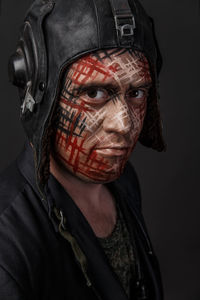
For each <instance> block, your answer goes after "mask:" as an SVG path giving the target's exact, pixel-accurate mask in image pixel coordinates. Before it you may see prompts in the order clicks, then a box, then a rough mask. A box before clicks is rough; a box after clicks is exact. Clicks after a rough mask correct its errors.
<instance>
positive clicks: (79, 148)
mask: <svg viewBox="0 0 200 300" xmlns="http://www.w3.org/2000/svg"><path fill="white" fill-rule="evenodd" d="M150 86H151V76H150V71H149V65H148V62H147V60H146V59H145V57H142V59H141V55H140V56H139V55H138V56H136V55H135V54H134V53H133V52H132V51H130V50H125V49H121V50H119V49H111V50H107V51H98V52H95V53H92V54H89V55H87V56H84V57H82V58H80V59H79V60H77V61H75V62H74V63H73V64H72V65H71V66H70V68H69V69H68V70H67V72H66V76H65V80H64V82H63V86H62V92H61V95H60V98H59V104H58V107H57V111H56V114H57V122H56V136H55V137H54V141H53V142H54V154H53V156H54V159H55V160H56V161H57V162H59V164H61V165H62V167H64V168H65V169H66V170H68V171H70V172H71V173H72V174H74V175H75V176H77V177H79V178H81V179H82V180H84V181H87V182H88V181H89V182H96V183H103V182H109V181H112V180H114V179H116V178H117V177H119V175H120V174H121V173H122V171H123V168H124V166H125V163H126V162H127V160H128V158H129V156H130V154H131V152H132V150H133V148H134V146H135V144H136V142H137V140H138V137H139V134H140V132H141V129H142V125H143V120H144V117H145V112H146V106H147V97H148V91H149V88H150Z"/></svg>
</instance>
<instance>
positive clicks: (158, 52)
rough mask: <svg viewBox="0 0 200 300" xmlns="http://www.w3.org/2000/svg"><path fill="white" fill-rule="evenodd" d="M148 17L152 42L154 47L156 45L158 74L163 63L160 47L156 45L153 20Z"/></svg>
mask: <svg viewBox="0 0 200 300" xmlns="http://www.w3.org/2000/svg"><path fill="white" fill-rule="evenodd" d="M149 19H150V21H151V27H152V33H153V38H154V43H155V47H156V54H157V58H156V71H157V75H159V73H160V71H161V69H162V65H163V58H162V54H161V51H160V48H159V45H158V40H157V38H156V32H155V24H154V20H153V18H151V17H149Z"/></svg>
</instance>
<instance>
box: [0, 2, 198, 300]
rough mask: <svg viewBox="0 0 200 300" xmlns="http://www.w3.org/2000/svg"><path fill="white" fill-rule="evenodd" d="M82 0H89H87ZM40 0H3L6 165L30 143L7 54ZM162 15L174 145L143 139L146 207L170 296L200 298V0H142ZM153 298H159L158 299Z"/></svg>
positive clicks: (139, 154) (139, 161)
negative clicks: (163, 147) (155, 146)
mask: <svg viewBox="0 0 200 300" xmlns="http://www.w3.org/2000/svg"><path fill="white" fill-rule="evenodd" d="M80 1H81V0H80ZM31 2H32V0H19V1H16V0H1V17H0V37H1V39H0V54H1V55H0V66H1V71H0V97H1V98H0V101H1V106H0V137H1V138H0V143H1V144H0V145H1V152H0V170H2V169H4V168H5V167H6V166H7V165H8V164H9V163H10V161H12V160H13V159H14V158H15V157H16V155H17V153H18V152H19V151H20V149H21V148H22V145H23V142H24V139H25V137H24V133H23V130H22V127H21V124H20V122H19V121H18V119H19V105H18V94H17V90H16V89H15V88H14V87H12V86H11V85H10V84H9V82H8V77H7V61H8V57H9V55H10V54H11V53H12V52H13V51H14V49H15V45H16V41H17V36H18V29H19V27H20V25H21V23H22V20H23V16H24V14H25V11H26V9H27V8H28V6H29V5H30V4H31ZM142 3H143V5H144V6H145V8H146V9H147V11H148V13H149V14H150V15H151V16H153V17H154V19H155V23H156V31H157V34H158V40H159V43H160V47H161V51H162V53H163V57H164V68H163V71H162V73H161V77H160V94H161V101H160V107H161V112H162V117H163V123H164V134H165V139H166V141H167V144H168V150H167V152H166V153H157V152H155V151H153V150H150V149H146V148H144V147H143V146H141V145H138V146H137V147H136V149H135V151H134V153H133V155H132V158H131V160H132V162H133V164H134V165H135V167H136V170H137V172H138V175H139V178H140V182H141V187H142V194H143V212H144V215H145V219H146V222H147V226H148V228H149V233H150V235H151V238H152V241H153V244H154V248H155V250H156V252H157V254H158V257H159V261H160V265H161V270H162V274H163V280H164V286H165V299H166V300H200V282H199V280H200V257H199V256H200V233H199V228H200V218H199V214H200V197H199V186H198V185H199V184H200V183H199V179H200V178H199V172H198V166H199V154H200V142H199V139H200V136H199V132H198V128H199V124H198V121H199V120H198V118H199V114H200V105H199V102H200V96H199V89H200V80H199V79H200V71H199V70H200V63H199V53H200V43H199V39H200V30H199V29H200V16H199V3H198V0H162V1H161V0H142ZM152 300H153V299H152Z"/></svg>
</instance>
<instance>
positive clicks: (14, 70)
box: [8, 49, 28, 89]
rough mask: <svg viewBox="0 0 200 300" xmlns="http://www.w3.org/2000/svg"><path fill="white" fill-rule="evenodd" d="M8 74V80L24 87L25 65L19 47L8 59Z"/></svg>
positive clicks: (25, 79) (25, 80)
mask: <svg viewBox="0 0 200 300" xmlns="http://www.w3.org/2000/svg"><path fill="white" fill-rule="evenodd" d="M8 75H9V80H10V82H11V83H12V84H13V85H15V86H17V87H19V88H22V89H24V88H25V87H26V84H27V80H28V78H27V65H26V60H25V57H24V53H23V51H22V50H21V49H18V50H17V51H16V52H15V53H14V54H13V55H12V56H11V57H10V59H9V63H8Z"/></svg>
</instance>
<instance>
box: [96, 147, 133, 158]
mask: <svg viewBox="0 0 200 300" xmlns="http://www.w3.org/2000/svg"><path fill="white" fill-rule="evenodd" d="M95 151H96V152H97V153H98V154H100V155H102V156H106V157H109V156H124V155H126V153H127V151H128V147H103V148H97V149H95Z"/></svg>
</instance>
